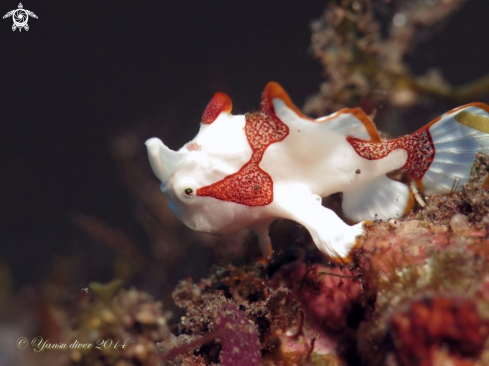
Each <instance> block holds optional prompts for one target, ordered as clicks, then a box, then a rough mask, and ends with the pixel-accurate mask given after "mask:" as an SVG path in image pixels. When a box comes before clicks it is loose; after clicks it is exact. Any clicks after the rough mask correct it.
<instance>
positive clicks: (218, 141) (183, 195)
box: [146, 82, 489, 261]
mask: <svg viewBox="0 0 489 366" xmlns="http://www.w3.org/2000/svg"><path fill="white" fill-rule="evenodd" d="M231 108H232V102H231V99H230V98H229V97H228V96H227V95H226V94H223V93H216V94H215V95H214V97H213V98H212V99H211V101H210V102H209V104H208V106H207V108H206V109H205V111H204V114H203V116H202V121H201V124H200V130H199V133H198V134H197V136H195V138H194V139H193V140H192V141H190V142H188V143H187V144H185V145H184V146H183V147H182V148H181V149H180V150H178V151H172V150H170V149H169V148H168V147H167V146H165V145H164V144H163V143H162V142H161V140H159V139H158V138H151V139H149V140H148V141H147V142H146V145H147V148H148V153H149V160H150V163H151V166H152V168H153V171H154V173H155V174H156V176H157V177H158V178H159V180H160V181H161V182H162V185H161V190H162V191H163V192H164V193H166V194H167V195H168V197H169V201H170V208H171V209H172V211H173V212H174V214H175V215H176V216H177V217H178V218H179V219H180V220H181V221H183V222H184V223H185V224H186V225H187V226H188V227H190V228H192V229H194V230H197V231H201V232H206V233H212V234H219V235H225V234H231V233H235V232H238V231H240V230H242V229H245V228H248V229H252V230H254V231H255V232H256V233H257V234H258V238H259V243H260V248H261V250H262V253H263V254H264V256H265V257H268V258H269V257H270V256H271V254H272V250H271V244H270V238H269V234H268V226H269V224H270V223H271V222H272V221H273V220H275V219H276V218H285V219H290V220H293V221H296V222H298V223H300V224H301V225H303V226H304V227H305V228H306V229H307V230H308V231H309V233H310V234H311V237H312V239H313V240H314V243H315V244H316V245H317V247H318V248H319V249H320V250H321V251H322V252H324V253H325V254H326V255H328V256H329V257H330V258H332V259H335V260H339V261H345V260H347V259H348V257H349V254H350V252H351V250H352V249H353V248H354V247H355V245H356V242H357V239H358V237H359V236H360V235H363V234H364V232H365V223H366V221H368V220H388V219H391V218H399V217H401V216H403V215H404V214H405V213H406V212H407V211H409V210H410V209H411V207H412V205H413V202H414V200H413V196H412V193H411V190H410V189H409V188H408V187H407V186H406V185H405V184H404V183H401V182H398V181H395V180H392V179H390V178H389V177H388V176H387V175H386V174H387V173H389V172H392V171H394V170H397V169H400V170H402V171H405V172H407V173H408V174H409V176H410V177H411V178H412V180H413V181H414V182H415V183H416V184H417V186H418V188H419V189H420V190H421V191H422V192H423V193H424V194H426V195H430V194H432V193H449V192H450V190H451V189H452V187H453V186H454V182H460V183H464V182H465V181H467V179H468V177H469V174H470V170H471V166H472V162H473V160H474V157H475V154H476V153H477V151H479V150H481V148H485V149H488V148H489V106H487V105H485V104H482V103H472V104H467V105H465V106H462V107H459V108H456V109H453V110H451V111H449V112H447V113H445V114H443V115H442V116H440V117H438V118H436V119H435V120H434V121H432V122H430V123H428V124H427V125H426V126H424V127H422V128H421V129H419V130H418V131H416V132H414V133H412V134H411V135H407V136H403V137H399V138H395V139H382V138H381V137H380V136H379V133H378V131H377V129H376V128H375V126H374V124H373V122H372V121H371V120H370V119H369V118H368V117H367V116H366V115H365V114H364V113H363V112H362V110H360V109H342V110H340V111H338V112H336V113H333V114H332V115H330V116H326V117H322V118H319V119H311V118H308V117H306V116H305V115H303V114H302V113H301V112H300V111H299V109H298V108H297V107H296V106H295V105H294V104H293V103H292V101H291V100H290V97H289V96H288V94H287V93H286V92H285V91H284V90H283V89H282V87H281V86H280V85H279V84H277V83H275V82H270V83H269V84H268V85H267V86H266V87H265V90H264V91H263V95H262V100H261V105H260V110H259V111H257V112H253V113H248V114H245V115H236V116H234V115H232V114H231ZM337 192H342V193H343V201H342V209H343V213H344V215H345V216H346V217H347V218H348V219H350V220H351V221H352V222H359V223H358V224H356V225H351V226H350V225H348V224H346V223H345V222H344V221H343V220H341V219H340V218H339V217H338V216H337V215H336V214H335V213H334V212H333V211H332V210H330V209H328V208H326V207H324V206H322V204H321V200H322V197H327V196H329V195H331V194H333V193H337Z"/></svg>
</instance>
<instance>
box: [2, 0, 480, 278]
mask: <svg viewBox="0 0 489 366" xmlns="http://www.w3.org/2000/svg"><path fill="white" fill-rule="evenodd" d="M326 4H327V1H324V0H311V1H301V2H299V1H283V0H281V1H278V0H273V1H271V0H267V1H229V0H228V1H222V0H207V1H206V0H193V1H86V0H83V1H80V0H72V1H32V0H31V1H25V2H23V5H24V8H25V9H28V10H31V11H33V12H34V13H35V14H37V16H38V17H39V19H32V18H30V19H29V26H30V30H29V31H28V32H25V31H22V32H20V33H19V31H15V32H12V30H11V27H12V19H11V18H7V19H3V20H2V21H0V123H1V132H0V157H1V165H0V166H1V170H0V207H1V217H0V261H2V262H4V263H6V264H7V265H8V266H9V267H10V268H11V269H12V270H13V273H14V278H15V281H16V283H17V284H18V285H22V284H25V283H30V282H36V281H38V280H39V279H42V278H43V276H45V275H46V272H47V271H48V270H49V267H50V265H51V260H52V257H53V255H56V256H58V255H61V256H62V255H69V254H72V253H76V252H77V251H84V250H85V251H86V250H90V251H91V255H93V256H94V257H96V256H98V255H99V250H100V251H102V250H103V249H102V248H101V247H97V246H90V245H88V246H86V247H85V246H84V245H85V244H84V243H86V241H84V240H83V238H84V237H85V234H84V233H82V232H81V231H79V230H78V229H76V228H75V227H74V226H73V225H72V223H71V222H70V220H69V218H70V215H71V214H72V213H73V212H83V213H87V214H90V215H93V216H96V217H99V218H101V219H103V220H104V221H106V222H108V223H110V224H112V225H114V226H116V227H123V228H124V229H125V230H126V231H127V232H130V233H131V232H133V234H134V235H135V236H137V235H139V234H138V230H139V229H138V227H137V225H135V224H134V220H133V212H132V209H133V202H132V199H131V197H130V195H129V194H128V192H127V190H126V188H125V186H124V184H123V182H122V181H121V179H120V178H119V172H118V170H117V168H116V165H115V163H114V161H113V159H112V158H111V155H110V151H109V150H110V149H109V143H110V141H111V139H112V138H113V137H115V136H117V135H118V134H120V133H123V132H125V131H131V130H133V129H141V128H143V129H144V130H145V131H147V136H145V138H149V137H152V136H155V135H158V136H159V137H160V138H162V139H163V140H164V141H165V143H167V144H168V145H169V146H170V147H171V148H173V149H176V148H179V147H180V146H181V145H182V144H183V143H185V142H186V141H188V140H190V139H191V138H192V137H193V136H194V135H195V134H196V132H197V130H198V123H199V121H200V116H201V114H202V112H203V110H204V108H205V106H206V104H207V102H208V100H209V99H210V98H211V96H212V94H213V93H214V92H216V91H223V92H226V93H228V94H229V95H230V96H231V98H232V99H233V104H234V109H233V112H235V113H244V112H247V111H250V110H253V109H256V108H257V107H258V104H259V98H260V93H261V90H262V89H263V87H264V85H265V84H266V83H267V82H268V81H270V80H276V81H279V82H280V83H281V84H282V85H283V86H284V87H285V88H286V90H288V92H289V93H290V94H291V96H292V99H293V100H295V102H296V103H297V104H298V105H299V106H301V105H302V104H303V103H304V100H305V98H306V97H307V96H309V95H311V94H313V93H315V92H317V90H318V86H319V84H320V82H321V80H322V78H321V67H320V65H319V63H318V61H317V60H314V59H313V58H312V57H311V56H310V53H309V52H308V47H309V44H310V28H309V27H310V22H311V21H312V20H313V19H316V18H318V17H320V16H321V14H322V12H323V10H324V8H325V7H326ZM0 5H1V9H0V13H1V15H2V16H3V14H5V13H7V12H8V11H9V10H12V9H15V8H17V5H18V3H17V1H5V0H2V1H1V2H0ZM487 14H489V3H488V2H487V0H472V1H469V2H468V4H467V5H466V6H465V7H464V8H463V9H462V10H461V11H460V12H459V13H457V14H456V15H455V16H453V17H452V18H450V21H449V22H448V24H447V25H446V27H445V28H443V31H441V32H438V33H436V34H434V35H433V36H430V37H426V39H425V40H424V42H423V43H422V44H420V45H419V47H418V48H417V51H416V53H415V54H413V55H411V57H410V59H411V65H412V67H413V69H414V70H415V71H417V72H423V71H424V70H425V69H427V68H429V67H431V66H433V65H436V66H439V67H441V68H442V70H443V72H444V74H445V76H446V78H447V79H448V80H449V81H451V82H453V83H454V84H459V83H463V82H466V81H470V80H472V79H475V78H477V77H479V76H481V75H483V74H485V73H487V72H488V71H489V52H488V47H487V42H488V38H489V37H488V36H489V31H488V25H487ZM440 29H442V28H440ZM442 112H444V111H438V114H439V113H442ZM431 117H433V116H427V118H426V121H421V122H418V121H413V126H412V127H411V126H408V127H407V130H414V129H415V127H417V126H419V125H421V124H423V123H425V122H427V121H429V120H430V118H431ZM163 124H165V126H166V127H165V129H164V131H169V135H168V136H165V135H162V134H161V133H162V132H161V131H163V129H162V125H163ZM386 128H387V129H389V128H390V127H389V126H386ZM143 142H144V139H142V140H141V149H144V145H143ZM155 184H158V183H157V180H156V178H155Z"/></svg>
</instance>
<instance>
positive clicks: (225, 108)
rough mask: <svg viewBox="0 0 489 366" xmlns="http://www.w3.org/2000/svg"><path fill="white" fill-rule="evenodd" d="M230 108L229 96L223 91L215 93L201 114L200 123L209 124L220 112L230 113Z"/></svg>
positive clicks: (231, 103)
mask: <svg viewBox="0 0 489 366" xmlns="http://www.w3.org/2000/svg"><path fill="white" fill-rule="evenodd" d="M232 109H233V102H232V101H231V98H229V97H228V96H227V95H226V94H224V93H216V94H214V96H213V97H212V99H211V101H210V102H209V104H207V107H206V108H205V111H204V114H203V115H202V121H201V123H202V124H203V125H210V124H211V123H212V122H214V121H215V120H216V119H217V117H219V115H220V114H221V113H222V112H226V113H231V110H232Z"/></svg>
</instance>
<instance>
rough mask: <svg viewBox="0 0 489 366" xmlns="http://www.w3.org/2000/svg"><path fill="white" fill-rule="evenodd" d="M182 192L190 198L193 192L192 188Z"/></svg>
mask: <svg viewBox="0 0 489 366" xmlns="http://www.w3.org/2000/svg"><path fill="white" fill-rule="evenodd" d="M184 192H185V194H186V195H187V196H190V195H192V193H194V190H193V189H192V188H186V189H185V190H184Z"/></svg>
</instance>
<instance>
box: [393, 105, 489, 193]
mask: <svg viewBox="0 0 489 366" xmlns="http://www.w3.org/2000/svg"><path fill="white" fill-rule="evenodd" d="M406 139H407V140H410V141H411V144H412V145H413V149H412V151H409V150H408V161H407V162H406V164H405V166H404V167H403V168H402V169H403V170H405V171H407V172H408V173H409V174H410V175H411V177H412V178H413V179H414V180H415V181H416V183H417V184H418V186H420V188H422V190H423V192H424V193H425V194H427V195H430V194H433V193H440V194H444V193H449V192H450V191H451V190H452V189H453V187H454V186H457V185H461V184H463V183H465V182H467V180H468V178H469V176H470V171H471V168H472V163H473V162H474V158H475V155H476V153H477V152H478V151H481V150H483V151H484V150H485V151H489V106H488V105H486V104H483V103H471V104H467V105H464V106H462V107H459V108H456V109H453V110H451V111H449V112H447V113H445V114H443V115H442V116H440V117H438V118H436V119H435V120H433V121H432V122H430V123H429V124H427V125H426V126H424V127H422V128H421V129H419V130H418V131H416V132H414V133H413V134H412V135H409V136H407V137H406Z"/></svg>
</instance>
